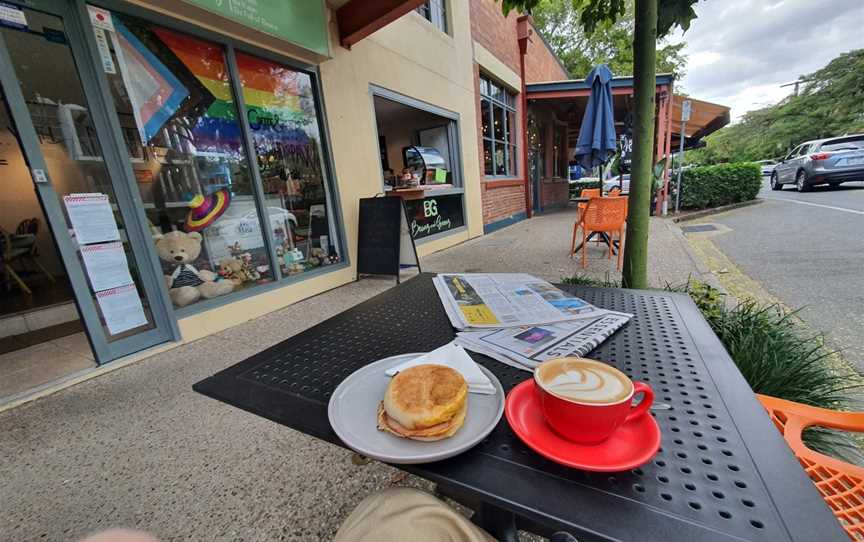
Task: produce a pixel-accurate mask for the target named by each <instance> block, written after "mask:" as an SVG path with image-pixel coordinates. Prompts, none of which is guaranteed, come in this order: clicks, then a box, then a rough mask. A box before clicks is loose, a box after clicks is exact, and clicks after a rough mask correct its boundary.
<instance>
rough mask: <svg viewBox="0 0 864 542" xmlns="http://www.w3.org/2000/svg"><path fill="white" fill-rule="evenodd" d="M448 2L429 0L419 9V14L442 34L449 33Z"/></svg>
mask: <svg viewBox="0 0 864 542" xmlns="http://www.w3.org/2000/svg"><path fill="white" fill-rule="evenodd" d="M445 1H446V0H429V1H428V2H425V3H423V4H422V5H421V6H420V7H419V8H417V13H419V14H420V15H422V16H423V18H425V19H426V20H427V21H429V22H430V23H432V24H433V25H434V26H435V28H437V29H438V30H440V31H441V32H444V33H447V11H446V8H445V6H444V3H445Z"/></svg>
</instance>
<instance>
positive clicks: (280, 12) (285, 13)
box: [186, 0, 330, 55]
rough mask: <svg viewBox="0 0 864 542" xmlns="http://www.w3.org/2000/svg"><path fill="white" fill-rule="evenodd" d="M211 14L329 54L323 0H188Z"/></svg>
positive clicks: (314, 50)
mask: <svg viewBox="0 0 864 542" xmlns="http://www.w3.org/2000/svg"><path fill="white" fill-rule="evenodd" d="M186 1H187V2H189V3H191V4H195V5H197V6H200V7H202V8H204V9H206V10H208V11H212V12H213V13H216V14H218V15H221V16H223V17H226V18H228V19H231V20H233V21H236V22H238V23H240V24H242V25H245V26H248V27H249V28H254V29H255V30H260V31H261V32H264V33H266V34H270V35H271V36H275V37H277V38H280V39H283V40H286V41H290V42H291V43H294V44H296V45H299V46H301V47H303V48H305V49H309V50H310V51H313V52H316V53H319V54H322V55H329V54H330V49H329V46H328V42H327V23H326V17H325V11H324V0H186Z"/></svg>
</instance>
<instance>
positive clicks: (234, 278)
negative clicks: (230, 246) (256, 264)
mask: <svg viewBox="0 0 864 542" xmlns="http://www.w3.org/2000/svg"><path fill="white" fill-rule="evenodd" d="M256 275H257V278H256ZM219 276H221V277H222V278H224V279H227V280H230V281H231V282H233V283H234V284H235V285H237V286H239V285H241V284H243V283H244V282H253V281H255V280H258V278H260V276H261V275H260V274H259V273H258V272H255V274H254V275H253V274H251V273H250V272H249V266H247V265H246V264H245V263H244V262H243V261H242V260H240V259H238V258H222V259H221V260H219Z"/></svg>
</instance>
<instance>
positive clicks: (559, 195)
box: [540, 179, 570, 210]
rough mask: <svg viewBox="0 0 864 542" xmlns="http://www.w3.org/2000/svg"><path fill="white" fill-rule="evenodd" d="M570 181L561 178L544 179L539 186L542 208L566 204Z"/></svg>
mask: <svg viewBox="0 0 864 542" xmlns="http://www.w3.org/2000/svg"><path fill="white" fill-rule="evenodd" d="M569 199H570V183H568V182H567V181H565V180H562V179H555V180H551V179H549V180H544V181H543V182H542V183H541V186H540V207H541V208H542V209H543V210H546V209H549V208H552V209H554V208H555V207H563V206H564V205H567V201H568V200H569Z"/></svg>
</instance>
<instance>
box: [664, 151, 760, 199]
mask: <svg viewBox="0 0 864 542" xmlns="http://www.w3.org/2000/svg"><path fill="white" fill-rule="evenodd" d="M761 186H762V171H761V170H760V168H759V165H758V164H753V163H744V162H742V163H739V164H721V165H717V166H702V167H694V168H690V169H688V170H685V171H684V174H683V177H682V179H681V208H682V209H708V208H711V207H719V206H721V205H728V204H730V203H738V202H740V201H749V200H752V199H755V198H756V194H758V193H759V188H761Z"/></svg>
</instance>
